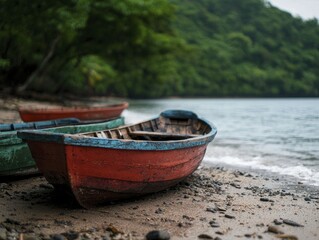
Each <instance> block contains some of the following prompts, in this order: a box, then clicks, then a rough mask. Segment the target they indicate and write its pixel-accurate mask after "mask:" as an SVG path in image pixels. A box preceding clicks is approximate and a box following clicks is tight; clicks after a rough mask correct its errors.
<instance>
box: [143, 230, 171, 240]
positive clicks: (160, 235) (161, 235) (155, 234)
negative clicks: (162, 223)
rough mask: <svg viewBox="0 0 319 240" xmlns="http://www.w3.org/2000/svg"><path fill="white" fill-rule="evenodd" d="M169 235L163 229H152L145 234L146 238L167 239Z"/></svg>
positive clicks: (152, 239) (150, 239) (154, 239)
mask: <svg viewBox="0 0 319 240" xmlns="http://www.w3.org/2000/svg"><path fill="white" fill-rule="evenodd" d="M170 238H171V237H170V235H169V233H168V232H167V231H165V230H154V231H150V232H149V233H148V234H146V239H147V240H169V239H170Z"/></svg>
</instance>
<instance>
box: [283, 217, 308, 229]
mask: <svg viewBox="0 0 319 240" xmlns="http://www.w3.org/2000/svg"><path fill="white" fill-rule="evenodd" d="M283 223H285V224H287V225H290V226H293V227H304V225H301V224H299V223H296V222H294V221H291V220H288V219H284V220H283Z"/></svg>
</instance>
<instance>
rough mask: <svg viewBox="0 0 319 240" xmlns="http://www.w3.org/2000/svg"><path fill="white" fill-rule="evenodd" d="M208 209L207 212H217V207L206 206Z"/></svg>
mask: <svg viewBox="0 0 319 240" xmlns="http://www.w3.org/2000/svg"><path fill="white" fill-rule="evenodd" d="M206 211H207V212H212V213H215V212H217V210H216V208H213V207H208V208H206Z"/></svg>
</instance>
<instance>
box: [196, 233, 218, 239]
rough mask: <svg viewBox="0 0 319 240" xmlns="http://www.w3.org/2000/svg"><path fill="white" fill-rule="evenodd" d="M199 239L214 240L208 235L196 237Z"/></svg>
mask: <svg viewBox="0 0 319 240" xmlns="http://www.w3.org/2000/svg"><path fill="white" fill-rule="evenodd" d="M198 238H199V239H214V238H213V237H212V236H210V235H208V234H204V233H203V234H200V235H198Z"/></svg>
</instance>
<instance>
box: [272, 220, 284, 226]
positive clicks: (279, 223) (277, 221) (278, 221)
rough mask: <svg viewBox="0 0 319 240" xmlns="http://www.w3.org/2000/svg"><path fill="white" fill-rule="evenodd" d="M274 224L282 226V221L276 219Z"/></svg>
mask: <svg viewBox="0 0 319 240" xmlns="http://www.w3.org/2000/svg"><path fill="white" fill-rule="evenodd" d="M274 224H276V225H281V224H282V221H280V220H278V219H275V220H274Z"/></svg>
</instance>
